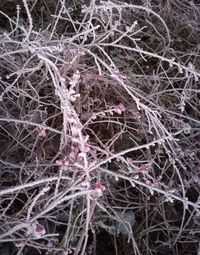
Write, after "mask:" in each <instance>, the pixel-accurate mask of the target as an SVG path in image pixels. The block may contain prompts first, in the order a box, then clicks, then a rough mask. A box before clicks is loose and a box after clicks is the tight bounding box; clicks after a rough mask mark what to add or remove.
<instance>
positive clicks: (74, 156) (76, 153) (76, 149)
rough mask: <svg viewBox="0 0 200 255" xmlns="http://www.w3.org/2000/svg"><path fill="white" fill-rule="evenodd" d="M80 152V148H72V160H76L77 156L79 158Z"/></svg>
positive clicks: (70, 155)
mask: <svg viewBox="0 0 200 255" xmlns="http://www.w3.org/2000/svg"><path fill="white" fill-rule="evenodd" d="M78 152H79V148H77V147H75V146H72V148H71V151H70V154H69V157H70V158H71V159H74V160H76V158H77V156H78Z"/></svg>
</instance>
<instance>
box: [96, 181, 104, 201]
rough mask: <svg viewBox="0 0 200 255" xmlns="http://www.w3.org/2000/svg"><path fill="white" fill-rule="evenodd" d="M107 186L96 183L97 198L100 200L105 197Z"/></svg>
mask: <svg viewBox="0 0 200 255" xmlns="http://www.w3.org/2000/svg"><path fill="white" fill-rule="evenodd" d="M105 189H106V188H105V186H104V185H103V184H101V183H96V185H95V194H94V195H95V197H97V198H99V197H101V196H102V195H103V192H104V191H105Z"/></svg>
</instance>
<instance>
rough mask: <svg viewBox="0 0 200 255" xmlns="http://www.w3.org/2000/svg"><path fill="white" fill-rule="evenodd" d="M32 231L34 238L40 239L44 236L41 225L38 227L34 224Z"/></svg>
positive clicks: (44, 231) (44, 232) (43, 229)
mask: <svg viewBox="0 0 200 255" xmlns="http://www.w3.org/2000/svg"><path fill="white" fill-rule="evenodd" d="M33 230H34V233H33V235H34V236H35V237H36V238H39V237H42V236H43V235H45V234H46V230H45V228H44V227H43V226H42V225H39V224H36V225H35V226H34V228H33Z"/></svg>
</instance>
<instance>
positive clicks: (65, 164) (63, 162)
mask: <svg viewBox="0 0 200 255" xmlns="http://www.w3.org/2000/svg"><path fill="white" fill-rule="evenodd" d="M56 164H57V165H58V166H60V167H61V168H62V169H63V170H67V169H68V166H69V162H68V161H67V160H66V157H64V158H61V159H58V160H56Z"/></svg>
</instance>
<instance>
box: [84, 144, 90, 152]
mask: <svg viewBox="0 0 200 255" xmlns="http://www.w3.org/2000/svg"><path fill="white" fill-rule="evenodd" d="M89 150H90V147H89V146H88V145H87V144H85V145H84V146H83V152H85V153H87V152H88V151H89Z"/></svg>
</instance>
